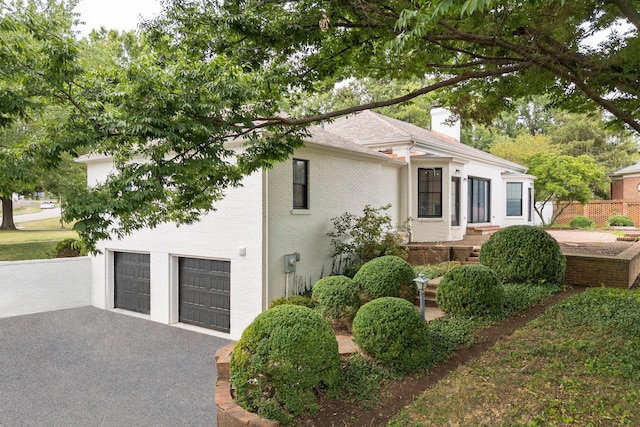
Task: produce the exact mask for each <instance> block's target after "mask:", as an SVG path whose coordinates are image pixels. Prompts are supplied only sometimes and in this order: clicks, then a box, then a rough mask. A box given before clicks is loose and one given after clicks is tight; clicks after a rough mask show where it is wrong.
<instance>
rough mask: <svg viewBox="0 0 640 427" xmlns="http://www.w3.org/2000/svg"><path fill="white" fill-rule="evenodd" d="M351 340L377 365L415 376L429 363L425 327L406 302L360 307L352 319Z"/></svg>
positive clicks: (398, 300)
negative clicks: (413, 373)
mask: <svg viewBox="0 0 640 427" xmlns="http://www.w3.org/2000/svg"><path fill="white" fill-rule="evenodd" d="M353 339H354V341H355V342H356V343H357V344H358V345H359V346H360V348H361V349H362V350H363V351H365V352H366V353H368V354H370V355H371V356H373V358H374V359H375V360H376V361H377V362H378V363H380V364H382V365H384V366H386V367H389V368H391V369H393V370H395V371H397V372H402V373H406V372H416V371H418V370H420V369H422V368H424V367H426V366H427V365H428V364H429V363H430V362H431V359H432V357H431V341H430V335H429V329H428V327H427V323H426V322H425V321H424V320H423V319H422V318H421V317H420V313H418V311H417V310H416V308H415V306H414V305H413V304H411V303H410V302H409V301H406V300H404V299H402V298H393V297H383V298H378V299H374V300H373V301H370V302H368V303H366V304H365V305H363V306H362V307H361V308H360V310H358V313H357V314H356V317H355V319H353Z"/></svg>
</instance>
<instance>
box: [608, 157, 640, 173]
mask: <svg viewBox="0 0 640 427" xmlns="http://www.w3.org/2000/svg"><path fill="white" fill-rule="evenodd" d="M633 173H640V160H639V161H638V163H636V164H634V165H631V166H627V167H626V168H622V169H618V170H616V171H613V172H610V173H609V176H612V177H618V176H624V175H629V174H633Z"/></svg>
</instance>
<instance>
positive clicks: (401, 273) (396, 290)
mask: <svg viewBox="0 0 640 427" xmlns="http://www.w3.org/2000/svg"><path fill="white" fill-rule="evenodd" d="M414 278H415V276H414V272H413V267H412V266H411V264H409V263H408V262H407V261H405V260H403V259H402V258H400V257H397V256H393V255H387V256H383V257H380V258H374V259H372V260H371V261H369V262H367V263H365V264H364V265H363V266H362V267H360V270H358V272H357V273H356V275H355V276H354V277H353V281H354V282H355V283H356V284H357V285H358V286H359V287H360V288H361V289H362V290H363V291H364V292H365V294H366V295H367V296H368V297H369V298H370V299H375V298H382V297H400V298H404V299H406V300H407V301H413V300H414V299H415V297H416V295H417V294H418V290H417V288H416V286H415V284H414V283H413V279H414Z"/></svg>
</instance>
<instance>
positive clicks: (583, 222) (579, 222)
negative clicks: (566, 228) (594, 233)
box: [569, 215, 594, 228]
mask: <svg viewBox="0 0 640 427" xmlns="http://www.w3.org/2000/svg"><path fill="white" fill-rule="evenodd" d="M569 225H570V226H571V227H573V228H593V226H594V223H593V221H591V219H590V218H587V217H586V216H582V215H578V216H574V217H573V218H571V221H570V222H569Z"/></svg>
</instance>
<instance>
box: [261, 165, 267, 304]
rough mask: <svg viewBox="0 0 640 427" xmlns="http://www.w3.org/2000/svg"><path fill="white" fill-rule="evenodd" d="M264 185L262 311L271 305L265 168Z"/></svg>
mask: <svg viewBox="0 0 640 427" xmlns="http://www.w3.org/2000/svg"><path fill="white" fill-rule="evenodd" d="M262 174H263V177H264V178H263V180H262V182H263V185H264V189H263V192H262V204H263V207H262V211H263V213H264V214H263V215H264V219H263V225H262V235H263V236H264V237H263V245H264V248H263V250H262V254H263V255H262V256H263V260H262V266H263V267H262V283H263V286H264V300H263V301H262V311H265V310H266V309H267V307H268V306H269V171H268V170H267V169H265V170H263V172H262Z"/></svg>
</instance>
